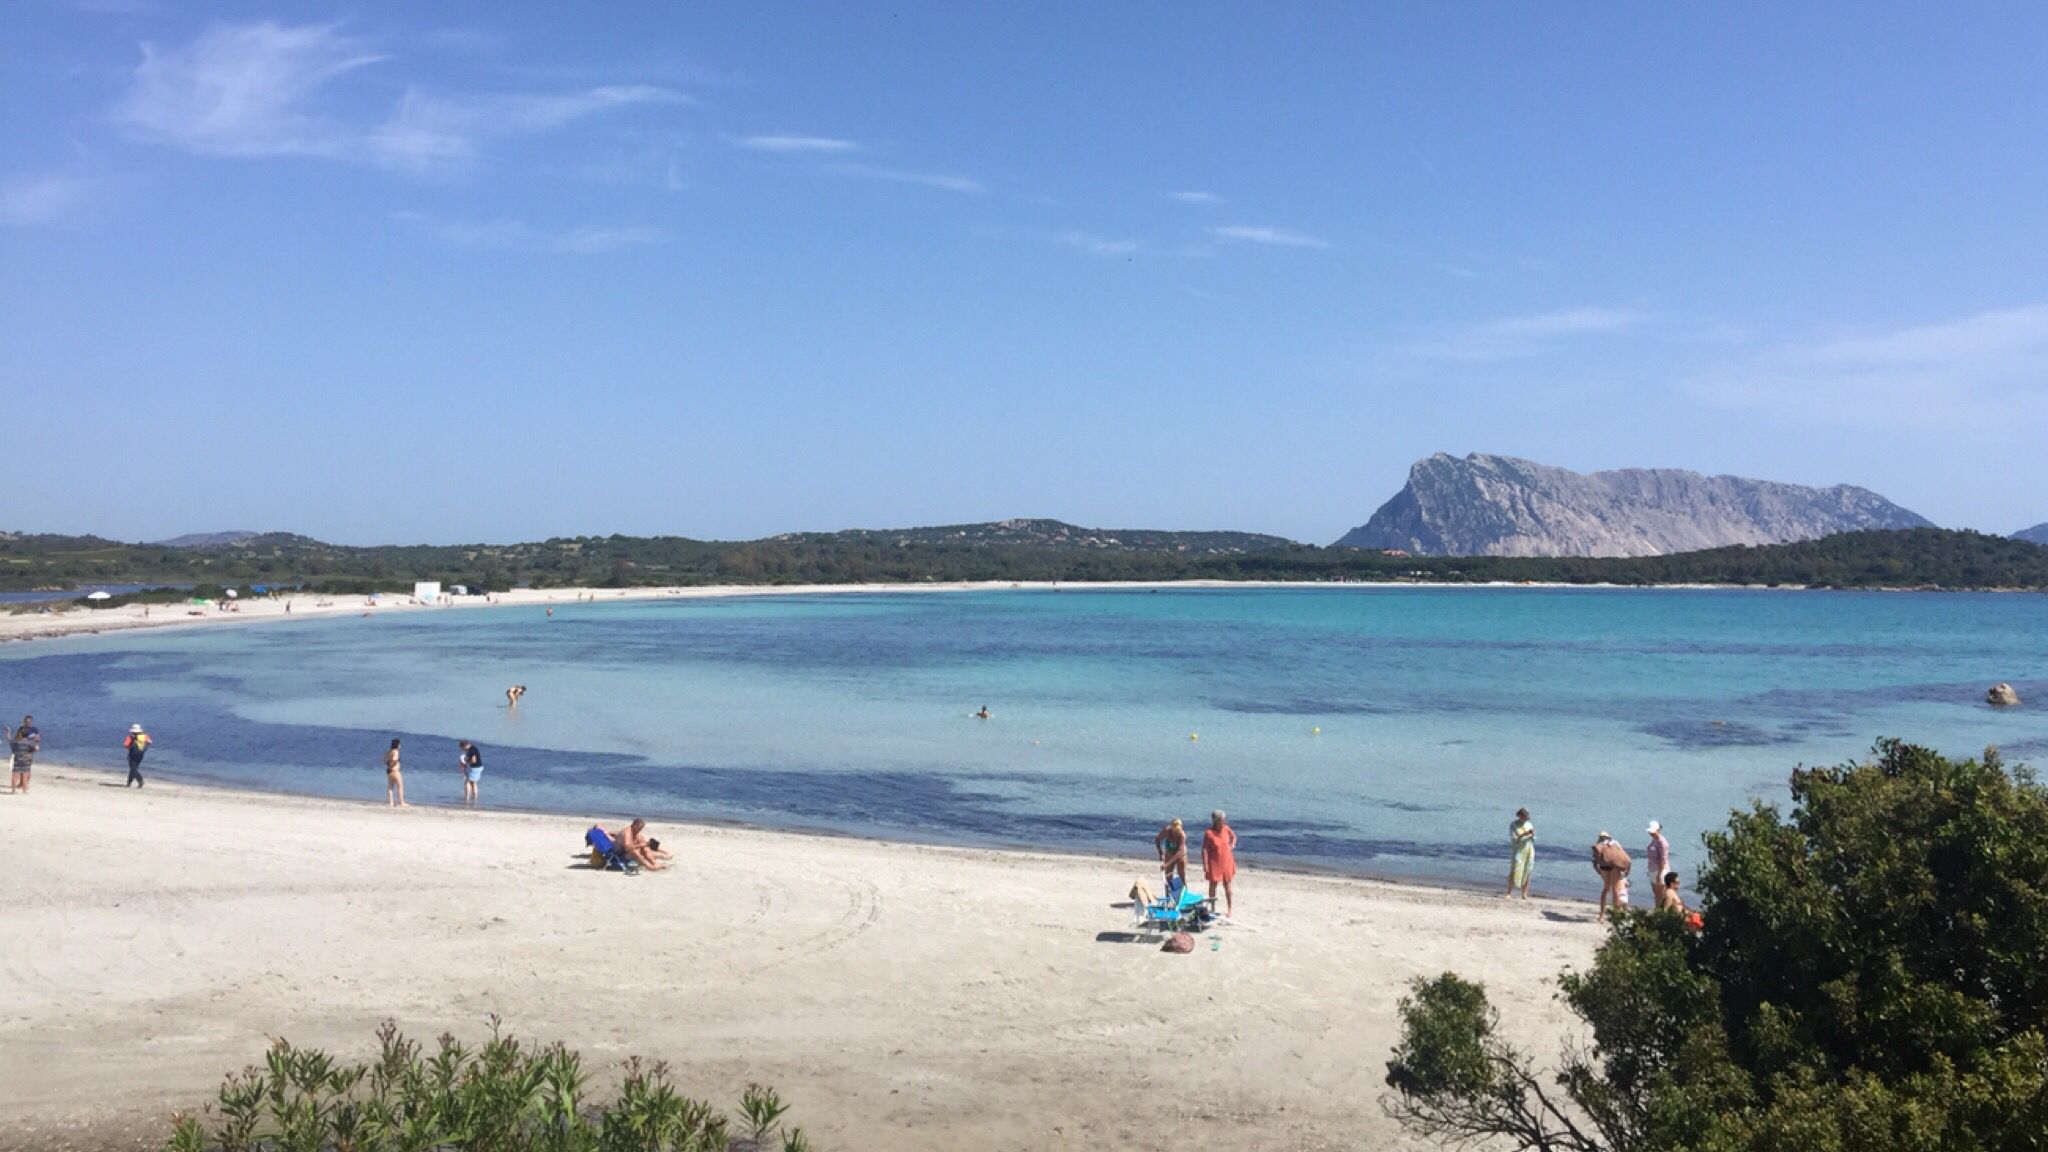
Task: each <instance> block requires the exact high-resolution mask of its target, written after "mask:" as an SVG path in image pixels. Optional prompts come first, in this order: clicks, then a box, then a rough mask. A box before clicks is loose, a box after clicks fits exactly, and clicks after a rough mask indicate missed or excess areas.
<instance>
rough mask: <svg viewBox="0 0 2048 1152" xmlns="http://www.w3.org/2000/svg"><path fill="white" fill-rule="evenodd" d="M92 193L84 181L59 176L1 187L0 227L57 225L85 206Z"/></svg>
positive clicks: (68, 176)
mask: <svg viewBox="0 0 2048 1152" xmlns="http://www.w3.org/2000/svg"><path fill="white" fill-rule="evenodd" d="M92 189H93V184H92V182H91V181H89V180H87V179H85V178H83V177H80V176H70V175H63V174H58V173H52V174H49V175H45V176H32V177H29V178H27V179H23V180H9V181H6V182H4V183H0V225H9V226H13V227H29V226H32V225H36V224H51V223H54V222H56V221H58V220H61V219H63V218H64V217H66V216H68V215H70V214H71V213H72V212H73V211H75V210H77V208H78V207H79V206H80V205H82V204H84V203H85V201H86V200H87V198H88V197H90V196H91V194H92Z"/></svg>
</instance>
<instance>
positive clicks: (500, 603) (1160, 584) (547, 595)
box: [0, 579, 2033, 642]
mask: <svg viewBox="0 0 2048 1152" xmlns="http://www.w3.org/2000/svg"><path fill="white" fill-rule="evenodd" d="M1232 588H1285V589H1298V590H1308V589H1320V590H1328V591H1340V590H1341V591H1398V590H1402V589H1416V590H1423V591H1441V590H1445V589H1492V590H1514V589H1527V590H1530V591H1570V590H1584V591H1594V592H1598V591H1620V592H1816V591H1818V592H1835V591H1848V592H1894V593H1904V592H1937V593H1946V594H1975V593H1984V594H1992V593H2015V592H2031V591H2033V590H2032V589H2027V588H1929V587H1924V586H1905V585H1901V586H1896V587H1893V586H1883V587H1872V588H1848V589H1838V588H1815V587H1813V586H1810V585H1805V584H1613V583H1601V584H1594V583H1574V582H1569V581H1521V580H1494V581H1477V580H1473V581H1464V580H1385V581H1335V580H1219V579H1199V580H1129V581H1124V580H1100V581H1096V580H1037V581H1032V580H983V581H943V582H920V583H914V584H706V585H697V586H676V587H646V588H525V589H516V590H514V591H510V592H502V593H494V594H492V595H491V596H490V597H489V598H488V599H487V598H486V597H483V596H461V597H454V598H452V599H451V600H449V601H448V602H446V603H439V604H421V603H418V602H416V601H414V600H412V598H411V597H409V596H400V595H398V594H395V593H385V594H382V595H381V596H380V597H379V603H377V604H376V605H375V606H371V605H370V604H368V602H367V598H366V597H363V596H341V595H323V594H319V593H311V592H294V593H290V594H288V595H283V596H263V597H250V598H248V599H246V600H239V601H226V602H224V603H226V604H232V605H234V608H233V609H232V610H228V609H226V608H224V607H220V606H217V605H215V604H212V603H209V605H208V606H207V607H205V608H200V607H197V606H193V605H186V604H154V605H149V606H148V613H149V614H148V615H147V616H145V615H144V610H145V609H144V606H143V605H139V604H125V605H122V606H121V607H119V608H107V609H91V608H84V607H79V606H77V605H76V604H75V602H74V603H73V604H72V605H71V606H69V607H67V608H64V609H62V610H59V611H57V612H55V613H52V614H48V615H45V614H40V613H34V612H23V613H0V642H6V641H28V640H51V639H59V638H62V637H66V636H89V635H96V634H99V633H104V632H122V631H132V630H136V629H144V628H149V629H157V628H196V627H209V626H213V625H220V624H240V623H253V622H255V621H259V620H300V619H308V620H310V619H320V618H325V617H341V616H350V615H355V616H359V617H362V616H369V617H381V616H390V615H398V614H414V613H419V612H436V611H448V610H454V609H483V608H522V607H524V608H534V607H539V608H552V607H560V606H565V605H571V604H577V603H584V604H589V603H601V604H617V603H633V602H646V601H658V600H706V599H724V598H729V597H742V596H844V595H882V594H892V593H904V592H1005V591H1037V592H1052V591H1059V592H1068V591H1071V592H1091V591H1140V590H1146V589H1155V590H1159V591H1179V590H1184V589H1198V590H1220V589H1232ZM287 606H289V611H287Z"/></svg>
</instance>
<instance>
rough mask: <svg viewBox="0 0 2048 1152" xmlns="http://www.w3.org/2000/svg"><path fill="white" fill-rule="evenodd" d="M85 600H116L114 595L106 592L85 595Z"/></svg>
mask: <svg viewBox="0 0 2048 1152" xmlns="http://www.w3.org/2000/svg"><path fill="white" fill-rule="evenodd" d="M85 598H86V599H87V600H112V599H113V598H114V595H113V593H111V592H106V591H100V592H87V593H86V594H85Z"/></svg>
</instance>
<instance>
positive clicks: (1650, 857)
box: [1643, 820, 1671, 908]
mask: <svg viewBox="0 0 2048 1152" xmlns="http://www.w3.org/2000/svg"><path fill="white" fill-rule="evenodd" d="M1649 832H1650V845H1649V847H1647V848H1645V849H1643V859H1644V860H1645V861H1646V862H1647V863H1648V864H1649V866H1650V906H1651V907H1652V908H1659V907H1662V906H1663V904H1664V874H1665V873H1666V872H1669V871H1671V841H1669V840H1666V839H1665V838H1664V825H1662V824H1659V823H1658V822H1657V821H1655V820H1652V821H1650V828H1649Z"/></svg>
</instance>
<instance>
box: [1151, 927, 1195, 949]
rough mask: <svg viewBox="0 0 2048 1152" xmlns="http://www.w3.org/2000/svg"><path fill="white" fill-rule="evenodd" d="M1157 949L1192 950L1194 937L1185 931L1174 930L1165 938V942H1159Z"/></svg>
mask: <svg viewBox="0 0 2048 1152" xmlns="http://www.w3.org/2000/svg"><path fill="white" fill-rule="evenodd" d="M1159 950H1160V951H1161V952H1193V951H1194V950H1195V938H1194V937H1193V936H1190V935H1188V934H1187V933H1185V932H1175V933H1174V934H1173V935H1171V936H1168V937H1167V938H1166V943H1164V944H1161V945H1160V946H1159Z"/></svg>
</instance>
